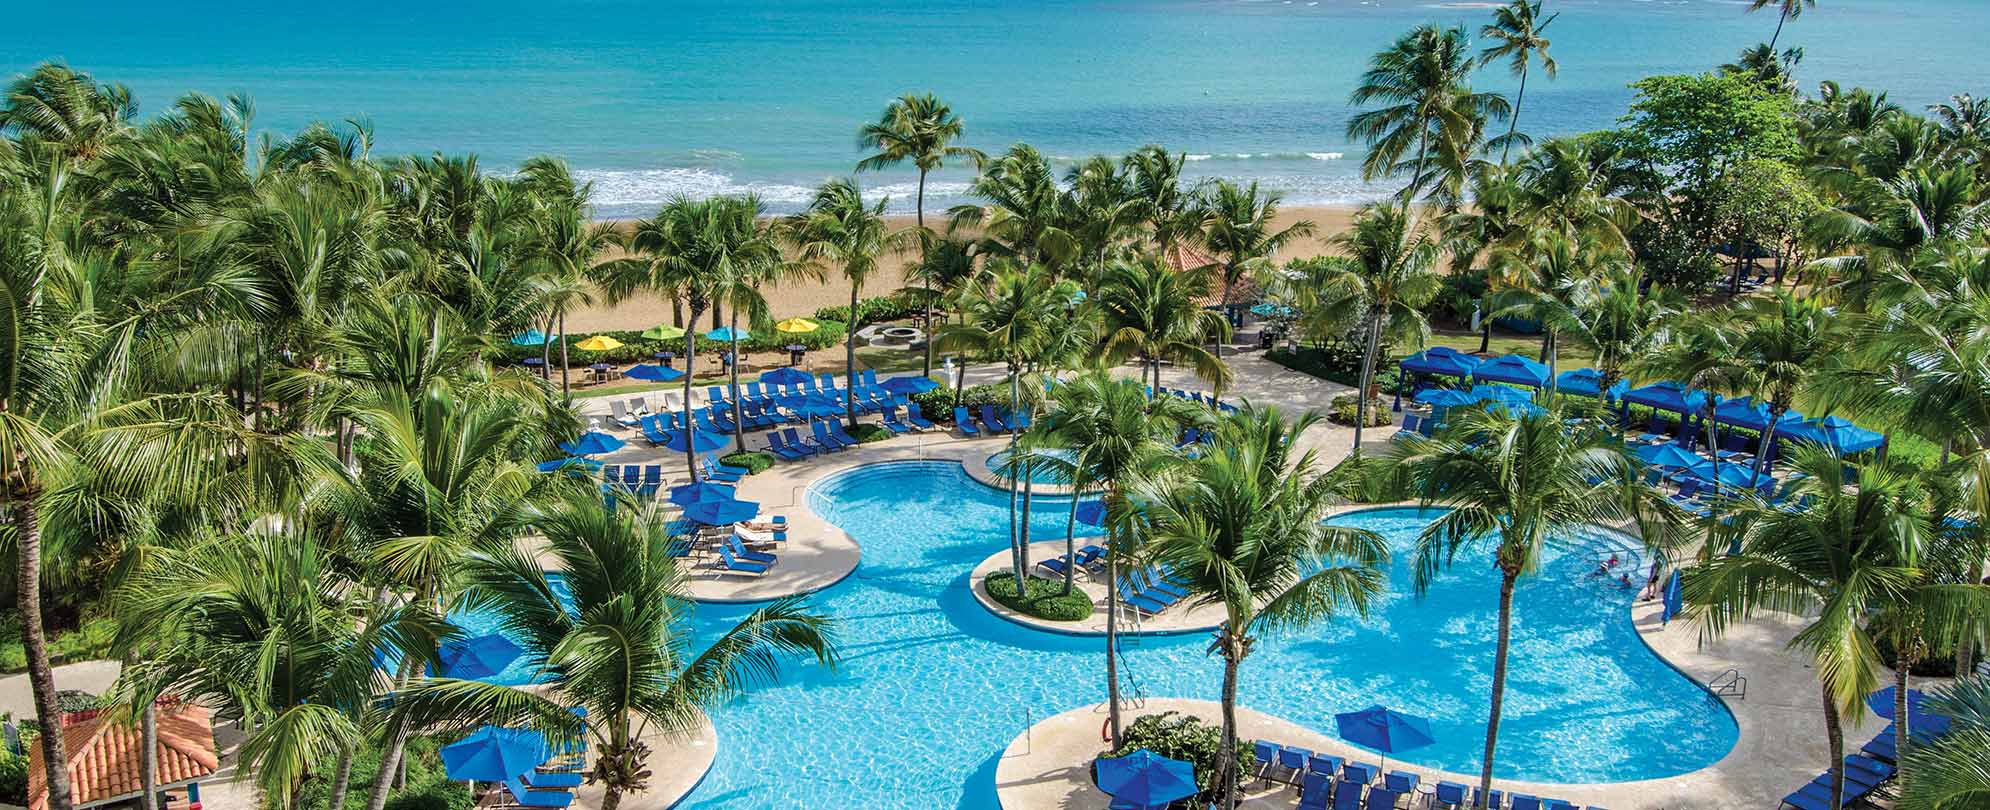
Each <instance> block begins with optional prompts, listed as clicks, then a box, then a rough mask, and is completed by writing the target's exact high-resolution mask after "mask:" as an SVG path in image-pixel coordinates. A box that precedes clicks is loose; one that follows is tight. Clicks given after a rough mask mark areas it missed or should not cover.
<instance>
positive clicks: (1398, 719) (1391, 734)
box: [1334, 706, 1437, 767]
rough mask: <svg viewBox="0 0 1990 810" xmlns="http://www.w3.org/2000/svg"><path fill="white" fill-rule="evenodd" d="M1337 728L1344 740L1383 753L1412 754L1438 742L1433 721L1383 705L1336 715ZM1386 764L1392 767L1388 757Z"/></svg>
mask: <svg viewBox="0 0 1990 810" xmlns="http://www.w3.org/2000/svg"><path fill="white" fill-rule="evenodd" d="M1334 725H1335V726H1336V727H1337V728H1338V729H1339V730H1340V738H1341V739H1343V740H1346V741H1348V742H1351V743H1354V744H1355V745H1359V746H1362V747H1364V748H1371V749H1374V750H1376V751H1380V752H1382V753H1383V754H1393V753H1395V752H1397V751H1409V750H1412V749H1416V748H1422V747H1424V746H1426V745H1430V744H1431V743H1434V742H1437V738H1436V737H1435V736H1433V735H1432V734H1431V732H1430V721H1429V720H1425V719H1423V718H1421V717H1418V716H1416V715H1413V714H1404V713H1402V712H1399V711H1396V710H1394V709H1389V708H1385V707H1382V706H1370V707H1368V708H1366V709H1362V710H1361V711H1358V712H1343V713H1341V714H1336V715H1334ZM1382 765H1383V767H1388V765H1389V758H1388V757H1386V756H1385V757H1383V758H1382Z"/></svg>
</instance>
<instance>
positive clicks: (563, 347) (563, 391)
mask: <svg viewBox="0 0 1990 810" xmlns="http://www.w3.org/2000/svg"><path fill="white" fill-rule="evenodd" d="M560 396H561V397H563V398H564V397H568V396H571V395H570V394H569V393H568V388H567V314H566V313H565V312H562V313H560Z"/></svg>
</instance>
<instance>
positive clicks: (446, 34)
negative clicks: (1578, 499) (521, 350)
mask: <svg viewBox="0 0 1990 810" xmlns="http://www.w3.org/2000/svg"><path fill="white" fill-rule="evenodd" d="M1494 5H1496V4H1494V3H1491V2H1450V3H1443V2H1439V3H1429V2H1424V3H1419V2H1389V1H1388V0H1071V1H1069V2H1065V1H1061V0H958V2H950V3H931V2H918V1H917V0H868V1H867V0H730V1H729V2H721V1H719V0H712V1H710V2H705V1H702V0H701V1H700V2H654V1H652V2H636V1H635V0H533V1H532V2H526V1H525V0H405V1H404V2H400V3H383V2H378V0H355V2H351V3H347V4H344V5H341V6H338V7H336V11H335V12H328V11H327V8H326V7H321V6H310V5H302V6H300V5H295V4H256V5H254V6H251V7H244V6H243V4H240V3H225V2H219V1H218V0H186V1H185V2H176V3H162V2H158V0H144V1H142V2H141V1H140V0H72V2H68V3H60V4H54V3H35V4H23V7H21V8H17V9H16V10H15V11H14V12H12V13H11V14H10V15H9V16H10V17H11V18H12V21H13V22H14V23H15V24H14V25H13V26H11V28H12V30H11V31H10V32H9V34H8V35H7V36H6V37H0V73H4V74H5V75H6V76H7V77H9V78H11V77H13V76H15V75H18V74H21V73H24V72H26V71H28V70H30V69H31V68H32V67H33V66H34V65H35V64H37V63H39V62H42V61H44V60H51V59H53V60H59V61H63V62H66V63H68V64H69V65H71V66H72V67H75V68H77V69H79V70H84V71H88V72H90V73H92V74H93V75H95V76H96V77H97V78H98V79H99V80H101V81H114V82H121V83H123V84H126V85H128V86H130V87H131V88H132V90H133V92H134V93H135V94H136V95H137V97H138V100H139V103H140V106H141V112H142V113H143V114H146V115H152V114H157V113H158V112H160V111H162V110H165V109H168V108H169V107H170V106H171V104H172V102H173V100H174V99H176V98H178V97H179V96H181V95H183V94H185V93H189V92H200V93H205V94H209V95H213V96H225V95H228V94H231V93H242V94H246V95H247V96H249V97H250V98H251V99H252V100H253V101H254V102H255V105H256V108H257V111H258V117H257V120H256V123H257V127H258V129H259V131H266V132H271V133H277V134H282V133H289V132H294V131H296V130H297V129H298V128H300V127H302V126H304V125H305V124H307V123H309V122H311V121H328V122H337V121H341V120H345V119H363V120H366V121H369V122H370V123H371V124H372V126H373V128H374V135H375V153H376V154H378V155H391V154H408V153H414V154H427V153H430V152H435V151H441V152H446V153H450V154H463V153H473V154H476V155H477V156H478V158H479V160H480V162H481V164H482V165H483V166H484V167H485V169H486V170H488V171H497V172H505V171H510V170H512V169H514V168H515V167H516V166H517V165H518V164H519V163H520V162H521V161H523V160H524V159H526V158H528V157H531V156H533V155H540V154H548V155H553V156H556V157H560V158H563V159H565V160H566V161H567V162H568V163H569V164H571V165H572V166H573V167H574V169H575V170H576V173H577V174H578V175H579V176H580V177H581V178H582V179H584V180H586V181H588V182H591V183H593V185H594V201H595V204H596V208H597V215H598V216H601V217H604V218H620V217H631V216H644V215H648V214H650V213H653V212H654V211H655V210H656V208H657V207H658V206H659V205H661V204H662V203H663V202H664V201H665V200H667V199H669V198H670V197H672V196H674V195H679V194H686V195H692V196H704V195H712V194H726V193H743V192H751V193H754V194H758V195H759V196H760V197H761V198H762V199H763V200H764V201H765V202H766V203H767V205H768V207H769V209H770V210H772V211H775V212H783V211H792V210H795V209H797V208H799V207H801V206H802V205H804V204H806V202H807V199H808V196H809V194H810V193H811V190H812V189H813V188H814V187H815V186H816V185H817V184H819V183H821V182H822V181H823V180H824V179H827V178H830V177H836V176H846V175H848V174H850V173H851V171H852V169H853V167H854V165H855V163H856V161H857V160H858V159H859V158H860V157H862V156H863V153H862V152H861V151H860V150H859V149H858V147H857V143H856V132H857V129H858V127H859V126H861V125H862V124H863V123H865V122H867V121H870V120H873V119H875V118H876V117H877V115H878V114H879V112H881V111H882V110H883V109H884V107H885V105H886V104H887V103H889V102H890V100H891V99H892V98H894V97H896V96H898V95H899V94H901V93H904V92H908V91H921V92H923V91H932V92H935V93H937V94H939V95H940V96H941V97H942V98H944V99H945V100H946V101H948V102H949V103H950V104H952V105H953V107H954V109H955V111H956V112H957V113H958V114H959V115H960V116H961V117H962V119H963V120H964V121H965V122H966V125H967V137H966V139H965V141H964V143H966V144H967V145H971V146H975V147H978V148H980V149H983V150H985V151H988V152H991V153H994V152H999V151H1001V150H1003V149H1005V148H1007V147H1008V146H1009V145H1010V144H1012V143H1015V142H1018V141H1027V142H1029V143H1031V144H1033V145H1035V146H1036V147H1037V148H1038V149H1040V150H1042V151H1043V152H1044V154H1046V155H1048V156H1051V157H1052V158H1053V160H1055V161H1057V162H1058V163H1059V164H1060V166H1063V165H1068V164H1070V163H1074V162H1076V161H1078V160H1082V159H1084V158H1086V157H1088V156H1091V155H1096V154H1106V155H1115V156H1116V155H1120V154H1123V153H1125V152H1127V151H1129V150H1132V149H1134V148H1137V147H1139V146H1141V145H1144V144H1150V143H1153V144H1161V145H1163V146H1166V147H1167V148H1169V149H1171V150H1173V151H1177V152H1182V153H1186V154H1187V155H1188V156H1189V161H1190V162H1189V168H1188V170H1187V172H1188V174H1189V175H1190V176H1191V177H1192V178H1201V177H1226V178H1231V179H1235V180H1240V181H1251V180H1255V181H1258V182H1260V183H1262V184H1263V185H1265V186H1266V187H1269V188H1273V189H1277V190H1279V191H1281V192H1283V193H1284V194H1285V199H1286V202H1287V204H1288V205H1343V204H1353V203H1358V202H1363V201H1366V200H1369V199H1373V198H1376V197H1378V196H1381V195H1383V194H1385V193H1386V192H1387V189H1388V187H1387V186H1381V185H1373V184H1367V183H1363V182H1362V181H1361V179H1360V158H1361V155H1362V154H1363V148H1362V146H1361V145H1360V144H1356V143H1350V142H1349V141H1348V140H1347V138H1346V137H1345V135H1344V132H1343V130H1344V127H1345V126H1346V122H1347V119H1348V117H1349V116H1350V115H1352V114H1353V112H1354V110H1352V109H1351V108H1349V107H1348V105H1347V96H1348V92H1349V91H1350V90H1352V89H1353V87H1354V85H1355V83H1356V82H1357V81H1358V79H1359V76H1360V73H1361V71H1362V69H1363V67H1364V65H1365V62H1366V60H1367V58H1368V56H1369V55H1370V54H1372V53H1374V52H1375V51H1377V50H1379V49H1381V48H1383V47H1384V46H1386V45H1387V44H1389V43H1390V42H1391V41H1392V40H1393V39H1394V38H1396V37H1397V36H1399V35H1400V34H1402V33H1403V32H1404V31H1406V30H1408V29H1409V28H1410V27H1411V26H1413V25H1416V24H1420V23H1425V22H1430V23H1437V24H1440V25H1461V26H1464V27H1465V28H1466V30H1467V31H1468V32H1469V33H1476V31H1477V29H1478V27H1479V26H1481V25H1483V24H1485V23H1486V22H1488V21H1489V20H1490V18H1491V13H1490V8H1492V7H1493V6H1494ZM1548 8H1549V10H1550V11H1558V12H1560V13H1561V15H1562V16H1561V18H1560V19H1559V20H1557V21H1556V22H1555V23H1554V24H1553V26H1552V27H1551V28H1550V29H1549V30H1548V34H1549V36H1550V38H1551V39H1552V40H1553V43H1554V45H1553V49H1552V52H1553V54H1554V55H1555V57H1556V58H1557V60H1558V61H1559V62H1560V63H1561V75H1560V77H1559V78H1557V79H1555V80H1553V81H1548V80H1546V79H1545V78H1544V77H1543V76H1542V75H1541V74H1540V73H1539V72H1538V70H1537V71H1536V73H1535V74H1534V75H1533V77H1532V78H1531V79H1530V81H1529V84H1528V93H1527V97H1526V101H1525V106H1524V108H1523V110H1522V118H1521V128H1522V130H1523V131H1526V132H1528V133H1531V134H1533V135H1535V136H1536V137H1543V136H1551V135H1561V134H1569V133H1576V132H1585V131H1589V130H1594V129H1599V128H1603V127H1607V126H1610V125H1612V124H1613V123H1614V122H1615V121H1616V120H1617V118H1618V117H1619V116H1621V115H1622V114H1623V113H1624V110H1625V108H1626V106H1627V105H1628V103H1629V101H1630V99H1631V91H1630V90H1629V89H1628V88H1627V86H1626V85H1627V84H1628V83H1629V82H1631V81H1633V80H1636V79H1637V78H1640V77H1642V76H1646V75H1652V74H1659V73H1681V72H1699V71H1704V70H1709V69H1712V68H1713V67H1714V66H1716V65H1719V64H1721V63H1723V62H1728V61H1732V60H1733V59H1734V57H1735V56H1736V54H1737V53H1739V52H1740V51H1741V50H1742V49H1743V48H1746V47H1748V46H1751V45H1754V44H1756V43H1758V42H1764V41H1766V40H1767V39H1768V38H1769V35H1770V34H1771V33H1772V31H1773V30H1774V28H1775V24H1776V18H1775V15H1774V13H1773V11H1770V10H1765V11H1762V12H1758V13H1754V14H1745V13H1743V11H1744V9H1745V8H1746V2H1745V0H1548ZM1986 11H1990V3H1986V2H1985V0H1912V2H1906V3H1901V2H1888V1H1887V0H1825V2H1823V3H1821V4H1819V5H1818V6H1817V7H1815V8H1812V9H1810V10H1808V11H1807V12H1806V13H1805V14H1804V15H1803V16H1802V17H1801V18H1800V19H1798V20H1795V21H1793V22H1791V23H1790V24H1789V25H1788V26H1787V27H1786V28H1785V29H1784V33H1783V38H1782V41H1781V42H1780V43H1779V46H1794V47H1801V48H1803V49H1804V50H1805V58H1804V61H1803V64H1802V66H1801V68H1800V69H1799V73H1798V78H1799V81H1800V83H1801V85H1802V86H1803V87H1804V88H1805V90H1806V92H1814V88H1815V87H1816V85H1817V83H1818V82H1819V81H1821V80H1824V79H1835V80H1837V81H1839V82H1840V83H1842V84H1844V85H1846V86H1854V85H1860V86H1866V87H1871V88H1875V89H1885V90H1887V91H1889V92H1890V93H1891V94H1892V98H1893V99H1894V100H1896V101H1898V102H1900V103H1902V104H1903V105H1905V106H1907V107H1908V108H1909V109H1914V110H1918V109H1920V108H1922V107H1924V106H1926V105H1928V104H1931V103H1935V102H1938V101H1942V100H1945V99H1946V98H1948V97H1949V96H1950V95H1952V94H1955V93H1962V92H1974V93H1976V94H1977V95H1983V94H1984V93H1986V92H1990V86H1985V84H1984V83H1983V77H1984V76H1985V74H1986V73H1987V72H1990V71H1986V68H1990V55H1986V51H1984V50H1983V49H1981V43H1983V42H1985V41H1990V14H1986V13H1985V12H1986ZM1475 83H1476V85H1477V86H1478V87H1479V88H1480V89H1485V90H1496V91H1501V92H1506V93H1509V94H1510V93H1511V92H1512V90H1513V87H1514V81H1513V80H1512V79H1511V78H1510V77H1509V76H1508V75H1507V74H1506V72H1505V68H1504V65H1503V64H1498V63H1496V64H1494V65H1491V66H1488V68H1486V69H1485V70H1483V71H1481V72H1480V73H1479V74H1478V77H1477V79H1476V82H1475ZM971 176H972V174H971V171H970V170H968V169H966V168H954V169H950V170H948V171H945V172H942V173H941V174H939V175H937V176H935V177H934V178H933V179H932V181H931V183H930V184H929V186H928V197H927V208H928V210H929V211H933V210H942V209H944V208H946V207H948V206H950V205H955V204H959V203H961V202H966V201H968V200H969V198H968V197H966V196H965V192H966V190H967V182H968V180H970V179H971ZM862 182H863V183H864V185H865V187H866V189H867V190H868V191H869V192H870V193H873V194H881V195H889V196H890V197H891V198H892V204H891V209H892V210H893V211H898V212H910V211H911V207H912V197H913V191H914V174H913V171H912V170H911V169H910V168H909V167H907V168H904V169H901V170H890V171H885V172H877V173H870V174H866V175H864V176H862Z"/></svg>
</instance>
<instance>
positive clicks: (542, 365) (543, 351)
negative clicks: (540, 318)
mask: <svg viewBox="0 0 1990 810" xmlns="http://www.w3.org/2000/svg"><path fill="white" fill-rule="evenodd" d="M546 331H548V332H558V331H559V328H558V327H557V326H556V325H555V323H554V321H553V317H552V316H551V315H548V316H546ZM566 343H567V342H566V341H564V340H562V341H560V345H561V346H562V347H564V346H566ZM552 378H553V341H552V339H551V338H548V339H546V340H542V341H540V342H539V379H542V380H550V379H552Z"/></svg>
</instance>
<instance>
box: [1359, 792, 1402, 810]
mask: <svg viewBox="0 0 1990 810" xmlns="http://www.w3.org/2000/svg"><path fill="white" fill-rule="evenodd" d="M1402 801H1403V794H1402V792H1401V791H1395V790H1390V789H1388V788H1385V787H1376V788H1369V790H1368V804H1367V807H1368V810H1396V805H1397V804H1400V803H1401V802H1402Z"/></svg>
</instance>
